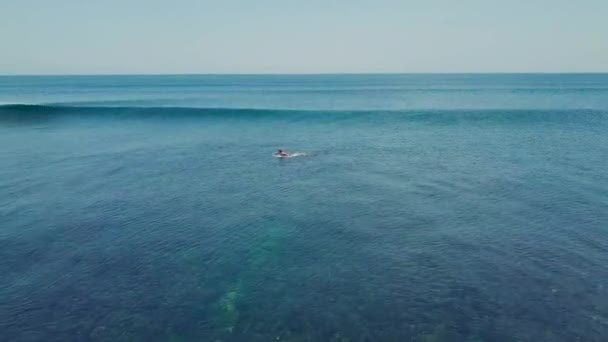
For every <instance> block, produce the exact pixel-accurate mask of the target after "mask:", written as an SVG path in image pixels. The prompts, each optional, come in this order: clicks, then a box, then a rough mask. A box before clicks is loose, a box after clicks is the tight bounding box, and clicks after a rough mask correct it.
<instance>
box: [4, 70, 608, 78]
mask: <svg viewBox="0 0 608 342" xmlns="http://www.w3.org/2000/svg"><path fill="white" fill-rule="evenodd" d="M585 74H608V71H488V72H486V71H470V72H460V71H448V72H310V73H307V72H302V73H297V72H296V73H255V72H252V73H220V72H218V73H133V74H131V73H90V74H89V73H67V74H55V73H49V74H35V73H32V74H28V73H25V74H0V77H56V76H74V77H78V76H84V77H87V76H349V75H352V76H356V75H585Z"/></svg>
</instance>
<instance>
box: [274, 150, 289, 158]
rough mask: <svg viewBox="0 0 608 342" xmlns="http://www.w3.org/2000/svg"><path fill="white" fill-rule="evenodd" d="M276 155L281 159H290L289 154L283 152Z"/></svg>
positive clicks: (280, 151) (279, 151)
mask: <svg viewBox="0 0 608 342" xmlns="http://www.w3.org/2000/svg"><path fill="white" fill-rule="evenodd" d="M276 155H277V156H279V157H289V154H287V153H285V152H283V150H278V151H277V153H276Z"/></svg>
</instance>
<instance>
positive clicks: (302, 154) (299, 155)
mask: <svg viewBox="0 0 608 342" xmlns="http://www.w3.org/2000/svg"><path fill="white" fill-rule="evenodd" d="M307 155H308V154H306V153H304V152H294V153H289V154H288V155H287V156H280V155H278V154H276V153H275V154H273V155H272V156H273V157H275V158H295V157H305V156H307Z"/></svg>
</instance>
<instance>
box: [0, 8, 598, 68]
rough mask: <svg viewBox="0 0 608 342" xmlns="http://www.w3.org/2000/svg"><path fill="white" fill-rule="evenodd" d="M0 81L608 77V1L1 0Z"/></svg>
mask: <svg viewBox="0 0 608 342" xmlns="http://www.w3.org/2000/svg"><path fill="white" fill-rule="evenodd" d="M0 43H1V45H0V46H1V47H2V48H1V51H0V74H108V73H109V74H124V73H130V74H139V73H154V74H156V73H356V72H597V71H600V72H608V0H580V1H572V0H500V1H498V0H459V1H456V0H426V1H424V0H416V1H408V0H402V1H395V0H375V1H371V0H350V1H342V0H334V1H332V0H324V1H321V0H300V1H294V0H248V1H247V0H221V1H220V0H218V1H205V0H198V1H196V0H176V1H168V0H165V1H160V0H122V1H118V0H103V1H84V0H53V1H49V0H2V1H0Z"/></svg>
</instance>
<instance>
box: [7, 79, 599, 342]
mask: <svg viewBox="0 0 608 342" xmlns="http://www.w3.org/2000/svg"><path fill="white" fill-rule="evenodd" d="M277 149H283V150H286V151H288V152H298V153H302V154H304V155H302V156H300V157H298V158H283V159H281V158H273V156H272V154H273V153H274V152H275V151H276V150H277ZM607 170H608V75H606V74H579V75H576V74H571V75H552V74H540V75H532V74H518V75H509V74H502V75H464V74H462V75H307V76H303V75H300V76H296V75H291V76H290V75H284V76H272V75H266V76H264V75H256V76H221V75H206V76H202V75H201V76H46V77H0V277H1V281H0V340H3V341H89V340H90V341H271V340H281V341H380V340H386V341H435V342H437V341H471V342H472V341H478V342H479V341H606V339H608V266H607V265H608V173H607Z"/></svg>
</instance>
